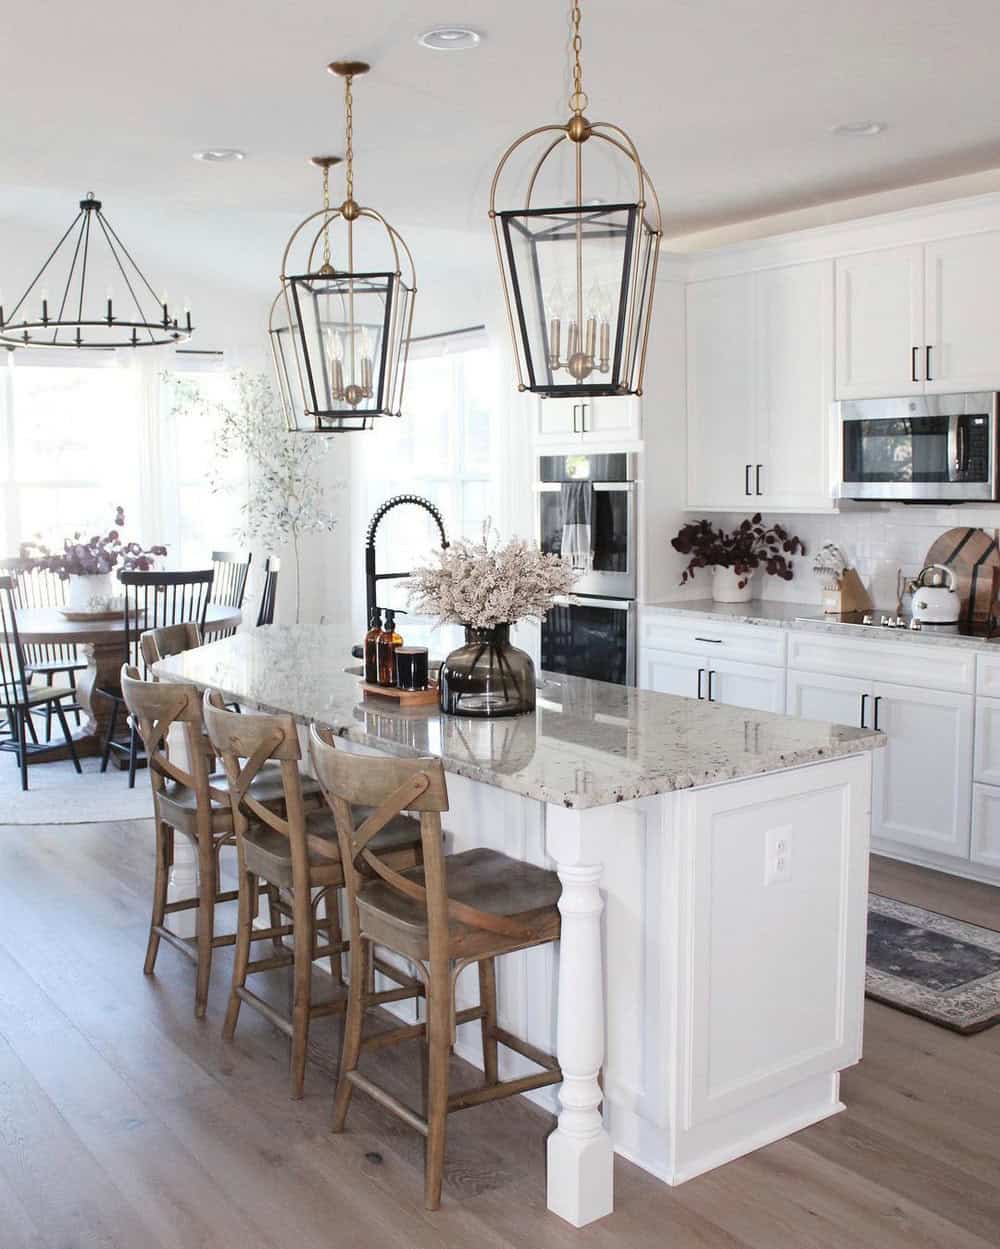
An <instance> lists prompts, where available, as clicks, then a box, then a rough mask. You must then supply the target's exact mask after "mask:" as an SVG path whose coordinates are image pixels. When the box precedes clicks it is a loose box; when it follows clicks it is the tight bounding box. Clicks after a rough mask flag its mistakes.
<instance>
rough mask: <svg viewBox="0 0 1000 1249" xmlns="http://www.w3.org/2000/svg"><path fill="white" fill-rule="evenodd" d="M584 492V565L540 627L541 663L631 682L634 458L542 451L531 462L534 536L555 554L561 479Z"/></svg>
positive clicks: (561, 518)
mask: <svg viewBox="0 0 1000 1249" xmlns="http://www.w3.org/2000/svg"><path fill="white" fill-rule="evenodd" d="M569 482H583V483H586V484H587V486H588V487H589V489H590V490H591V491H592V496H591V501H590V517H591V550H592V559H591V561H590V562H591V567H590V569H589V570H588V571H586V572H583V573H582V574H581V576H580V578H579V580H578V581H577V583H576V585H575V586H574V587H573V593H572V594H570V595H568V596H566V597H565V598H561V599H559V600H558V601H557V602H556V605H555V606H554V607H553V608H552V609H551V610H550V611H549V612H548V614H547V615H546V617H545V619H544V620H543V622H542V627H541V666H542V668H544V669H546V670H547V671H549V672H565V673H567V674H569V675H571V676H581V677H591V678H593V679H594V680H598V681H612V682H614V683H616V684H618V685H634V684H635V650H636V612H635V596H636V581H637V578H636V497H635V487H636V483H635V456H634V455H632V454H631V453H629V452H624V451H621V452H618V451H616V452H609V453H604V454H601V455H588V454H579V453H574V454H571V455H543V456H540V457H539V461H538V480H537V482H536V485H535V489H536V492H537V523H538V533H537V537H538V542H539V545H540V546H541V548H542V550H543V551H545V552H547V553H549V554H555V555H558V554H561V552H562V534H563V523H564V519H565V515H564V490H563V486H564V483H569Z"/></svg>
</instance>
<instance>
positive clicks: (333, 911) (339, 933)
mask: <svg viewBox="0 0 1000 1249" xmlns="http://www.w3.org/2000/svg"><path fill="white" fill-rule="evenodd" d="M323 915H324V917H325V918H326V919H328V920H329V921H330V927H329V928H328V929H327V940H328V941H329V943H330V945H339V944H340V943H341V941H343V939H344V934H343V930H342V929H341V927H340V890H339V889H334V888H333V887H332V886H331V887H330V888H329V889H327V891H326V892H325V893H324V894H323ZM330 975H331V976H332V977H333V983H334V984H339V985H343V983H344V956H343V955H342V954H331V955H330Z"/></svg>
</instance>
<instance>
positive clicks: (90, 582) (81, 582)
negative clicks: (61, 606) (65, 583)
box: [66, 572, 117, 616]
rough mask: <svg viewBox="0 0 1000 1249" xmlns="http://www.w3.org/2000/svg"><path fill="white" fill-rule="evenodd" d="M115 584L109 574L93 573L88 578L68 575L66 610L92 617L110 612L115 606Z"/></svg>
mask: <svg viewBox="0 0 1000 1249" xmlns="http://www.w3.org/2000/svg"><path fill="white" fill-rule="evenodd" d="M116 602H117V599H116V596H115V582H114V577H113V574H112V573H110V572H100V573H95V574H94V575H93V576H90V577H78V576H76V575H75V574H72V573H71V574H70V578H69V592H68V593H67V595H66V610H67V611H71V612H79V613H81V614H84V613H86V614H88V615H93V616H100V615H102V614H103V613H104V612H109V611H112V610H113V609H114V607H115V605H116Z"/></svg>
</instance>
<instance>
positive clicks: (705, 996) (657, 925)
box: [157, 625, 881, 1226]
mask: <svg viewBox="0 0 1000 1249" xmlns="http://www.w3.org/2000/svg"><path fill="white" fill-rule="evenodd" d="M349 647H350V642H349V638H348V637H347V635H346V633H345V632H344V631H343V630H340V629H336V628H330V627H324V626H308V625H303V626H294V627H288V628H280V627H271V628H267V629H258V630H255V631H253V632H248V633H244V634H238V635H237V636H235V637H232V638H227V639H225V640H224V641H220V642H216V643H212V644H210V645H207V646H203V647H201V648H199V649H197V650H193V651H188V652H186V653H185V654H183V655H178V656H174V657H172V658H170V659H166V660H163V661H162V662H161V663H160V664H158V665H157V673H158V675H159V676H160V677H161V679H167V680H169V679H180V680H186V681H191V682H193V683H195V684H197V685H199V686H201V687H212V688H215V689H219V690H221V691H222V693H223V694H224V695H226V696H227V697H228V698H230V699H233V700H236V701H238V702H240V703H241V704H243V705H244V706H251V705H257V706H259V707H261V708H264V709H267V710H276V711H286V712H289V713H291V714H292V715H293V716H294V717H295V718H296V719H297V720H298V721H299V722H301V723H302V724H303V725H305V724H308V723H309V722H310V721H311V720H316V721H318V722H320V723H321V724H325V725H328V726H329V727H330V728H331V729H333V731H334V732H335V733H336V734H338V736H339V737H340V738H341V739H342V740H343V741H344V744H345V746H346V747H347V748H348V749H360V750H376V751H384V752H388V753H392V754H404V755H420V754H430V755H435V756H438V757H440V758H441V759H442V761H443V764H444V767H445V769H446V771H447V773H448V786H449V796H450V806H451V809H450V811H449V812H447V813H446V815H445V817H444V828H445V832H446V835H447V841H448V849H449V850H450V851H452V850H454V851H460V850H465V849H469V848H471V847H474V846H482V845H486V846H491V847H493V848H495V849H498V850H502V851H504V852H505V853H507V854H509V855H513V856H514V857H518V858H522V859H526V860H529V861H531V862H536V863H542V864H547V865H551V866H553V867H554V868H555V870H556V871H557V872H558V874H559V878H560V881H561V882H562V886H563V893H562V897H561V899H560V904H559V906H560V911H561V912H562V917H563V926H562V937H561V940H560V942H559V945H558V946H557V947H551V946H550V947H546V948H542V949H538V950H530V951H524V952H521V953H518V954H514V955H511V956H510V957H509V958H507V959H505V960H503V962H502V964H501V965H500V967H499V969H498V971H499V995H500V1013H501V1022H502V1023H503V1024H504V1025H505V1026H507V1027H509V1028H510V1029H511V1030H512V1031H513V1032H515V1033H517V1034H518V1035H520V1036H522V1037H524V1038H526V1039H528V1040H529V1041H531V1042H532V1043H533V1044H535V1045H537V1046H539V1047H540V1048H542V1049H548V1050H549V1051H551V1049H552V1046H553V1042H554V1043H555V1049H556V1052H557V1054H558V1056H559V1060H560V1063H561V1066H562V1071H563V1082H562V1084H561V1086H559V1092H558V1102H556V1100H555V1098H553V1097H552V1096H551V1094H552V1090H551V1089H545V1090H540V1091H539V1093H538V1094H537V1095H536V1100H538V1101H539V1102H541V1103H542V1104H544V1105H548V1106H549V1107H550V1108H551V1109H552V1110H554V1111H556V1112H557V1113H558V1123H557V1126H556V1128H555V1130H554V1131H553V1132H552V1134H551V1135H550V1137H549V1140H548V1204H549V1208H550V1209H552V1210H553V1211H555V1212H556V1213H558V1214H560V1215H562V1216H563V1217H564V1218H566V1219H568V1220H569V1221H570V1222H571V1223H573V1224H575V1225H576V1226H582V1225H584V1224H586V1223H589V1222H591V1221H593V1220H594V1219H597V1218H600V1217H602V1216H603V1215H605V1214H608V1213H610V1211H611V1209H612V1204H613V1195H612V1161H613V1151H617V1152H618V1153H620V1154H622V1155H623V1156H625V1157H628V1158H630V1159H632V1160H633V1161H634V1162H636V1163H637V1164H638V1165H639V1166H641V1167H643V1168H645V1169H646V1170H648V1171H651V1172H652V1173H654V1174H656V1175H658V1176H660V1177H661V1178H662V1179H663V1180H665V1181H666V1182H667V1183H671V1184H676V1183H680V1182H682V1181H684V1180H686V1179H689V1178H691V1177H692V1176H694V1175H698V1174H700V1173H701V1172H703V1171H707V1170H709V1169H711V1168H713V1167H716V1166H719V1165H720V1164H722V1163H724V1162H727V1161H729V1160H730V1159H732V1158H736V1157H739V1156H740V1155H742V1154H744V1153H747V1152H749V1151H750V1150H752V1149H756V1148H758V1147H759V1146H761V1145H764V1144H767V1143H768V1142H770V1141H774V1140H777V1139H779V1138H780V1137H783V1136H786V1135H788V1134H789V1133H790V1132H793V1131H797V1130H798V1129H800V1128H802V1127H805V1126H807V1125H808V1124H810V1123H814V1122H816V1121H818V1120H819V1119H822V1118H824V1117H826V1116H827V1115H830V1114H833V1113H835V1112H836V1111H838V1110H839V1109H841V1108H842V1106H841V1103H840V1101H839V1095H838V1084H839V1072H840V1071H841V1070H842V1069H843V1068H845V1067H847V1066H849V1065H851V1064H852V1063H855V1062H857V1061H858V1059H859V1058H860V1055H861V1021H862V1002H863V990H864V955H865V918H866V909H867V906H866V904H867V875H868V870H867V863H868V837H869V824H870V807H871V803H870V792H871V750H872V748H873V747H875V746H877V745H879V744H880V743H881V737H880V735H878V734H875V733H872V732H869V731H868V730H865V729H858V728H849V727H843V726H835V725H830V724H824V723H818V722H815V721H807V720H799V719H795V718H792V717H787V716H779V715H772V714H768V713H762V712H748V711H744V710H741V709H739V708H734V707H727V706H724V705H719V704H717V703H707V702H699V701H697V700H694V699H686V698H678V697H674V696H671V695H665V694H656V693H649V692H643V691H639V690H636V689H628V688H624V687H621V686H615V685H608V684H605V683H603V682H598V681H589V680H583V679H580V678H573V677H565V676H547V674H544V673H543V674H541V680H540V684H539V691H538V706H537V709H536V711H535V712H534V713H533V714H531V715H528V716H522V717H517V718H514V719H509V720H496V721H483V720H470V719H459V718H453V717H445V716H441V715H440V714H439V713H438V712H437V710H436V709H435V708H429V709H427V708H424V709H420V710H417V711H410V712H400V711H399V710H398V709H397V708H396V706H395V705H394V704H391V703H388V702H386V701H384V700H379V701H378V702H363V701H362V700H361V698H360V690H359V684H358V679H357V677H356V676H352V675H349V674H348V673H347V672H346V671H345V667H346V664H347V663H348V662H349V661H348V660H347V656H348V655H349ZM472 970H473V971H474V969H472ZM463 975H465V973H464V974H463ZM475 993H476V988H475V986H474V985H473V984H472V983H471V982H469V983H468V984H467V983H466V982H465V980H464V979H461V980H460V981H459V1004H460V1006H461V1005H464V1004H465V1000H466V998H468V999H470V1000H471V1001H472V1002H474V1001H475ZM477 1037H478V1025H475V1026H474V1027H473V1026H471V1025H470V1026H466V1027H465V1028H462V1029H460V1030H459V1037H458V1041H457V1045H456V1049H457V1050H458V1052H459V1053H460V1054H462V1056H463V1057H466V1058H468V1059H469V1061H471V1062H473V1063H476V1064H477V1065H480V1064H481V1055H480V1051H479V1044H478V1039H477ZM505 1057H506V1058H507V1059H508V1065H507V1068H506V1071H505V1072H504V1073H503V1074H505V1075H510V1076H514V1075H517V1074H520V1073H521V1072H522V1069H523V1068H524V1064H523V1060H521V1059H520V1058H519V1057H518V1056H517V1055H514V1054H506V1055H505ZM602 1072H603V1089H602V1084H601V1083H599V1079H600V1077H601V1074H602Z"/></svg>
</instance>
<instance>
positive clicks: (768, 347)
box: [687, 261, 833, 511]
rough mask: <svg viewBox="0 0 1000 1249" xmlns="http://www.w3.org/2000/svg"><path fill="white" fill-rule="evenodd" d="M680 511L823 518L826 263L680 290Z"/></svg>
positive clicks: (828, 327)
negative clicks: (684, 456)
mask: <svg viewBox="0 0 1000 1249" xmlns="http://www.w3.org/2000/svg"><path fill="white" fill-rule="evenodd" d="M687 382H688V413H687V418H688V425H687V428H688V499H687V505H688V508H691V509H716V510H718V509H725V510H730V509H739V510H754V509H757V508H761V509H765V508H766V509H767V510H769V511H781V510H784V511H803V510H808V511H815V510H831V509H832V506H833V503H832V498H833V495H832V485H833V482H832V476H831V421H832V414H831V403H832V400H833V266H832V263H831V262H830V261H816V262H813V263H810V264H803V265H789V266H786V267H783V268H777V269H770V270H765V271H762V272H760V273H754V274H739V275H737V276H734V277H726V278H714V279H710V280H708V281H704V282H694V283H692V284H690V285H689V286H688V289H687Z"/></svg>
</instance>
